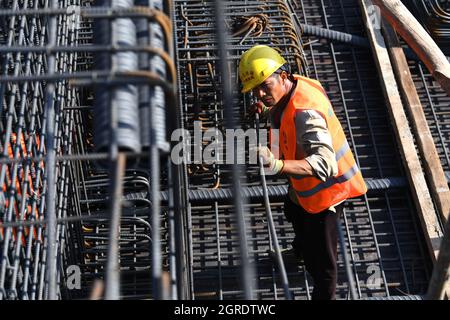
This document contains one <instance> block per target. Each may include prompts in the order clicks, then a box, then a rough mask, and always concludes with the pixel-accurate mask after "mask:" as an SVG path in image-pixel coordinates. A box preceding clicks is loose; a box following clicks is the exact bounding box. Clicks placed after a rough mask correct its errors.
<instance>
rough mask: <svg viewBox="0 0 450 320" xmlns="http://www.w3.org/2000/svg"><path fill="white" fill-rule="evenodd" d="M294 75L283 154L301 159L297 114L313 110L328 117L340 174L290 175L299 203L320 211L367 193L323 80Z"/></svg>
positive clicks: (284, 124) (283, 129)
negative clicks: (324, 177)
mask: <svg viewBox="0 0 450 320" xmlns="http://www.w3.org/2000/svg"><path fill="white" fill-rule="evenodd" d="M294 78H295V79H296V80H297V88H296V90H295V92H294V94H293V96H292V98H291V99H290V101H289V103H288V105H287V106H286V108H285V110H284V113H283V116H282V119H281V126H280V133H279V134H280V136H279V140H280V141H279V142H280V146H279V147H280V155H281V156H282V157H283V158H284V159H285V160H302V159H296V151H297V150H296V149H297V139H296V127H295V115H296V112H297V111H298V110H314V111H316V112H318V113H319V114H320V115H321V116H322V117H323V118H324V119H325V121H326V123H327V127H328V130H329V132H330V135H331V139H332V142H333V149H334V151H335V154H336V160H337V165H338V169H339V170H338V174H337V176H336V177H332V178H330V179H328V180H327V181H325V182H323V181H322V180H320V179H317V178H316V177H296V176H289V180H290V183H291V186H292V188H293V189H294V190H295V194H296V196H297V199H298V202H299V204H300V205H301V206H302V207H303V208H304V209H305V210H306V211H308V212H309V213H313V214H314V213H320V212H322V211H324V210H326V209H328V208H330V207H332V206H334V205H336V204H339V203H341V202H342V201H344V200H346V199H349V198H354V197H358V196H361V195H363V194H365V193H366V192H367V186H366V184H365V182H364V179H363V177H362V175H361V171H360V170H359V168H358V165H357V164H356V161H355V158H354V157H353V153H352V151H351V150H350V146H349V144H348V142H347V139H346V137H345V133H344V130H343V129H342V126H341V124H340V122H339V120H338V118H337V117H336V115H335V113H334V111H333V108H332V106H331V102H330V100H329V99H328V97H327V94H326V93H325V90H324V89H323V87H322V85H321V84H320V82H318V81H315V80H312V79H309V78H306V77H301V76H298V75H295V76H294ZM303 156H304V155H302V157H303Z"/></svg>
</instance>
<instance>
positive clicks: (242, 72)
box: [239, 45, 286, 93]
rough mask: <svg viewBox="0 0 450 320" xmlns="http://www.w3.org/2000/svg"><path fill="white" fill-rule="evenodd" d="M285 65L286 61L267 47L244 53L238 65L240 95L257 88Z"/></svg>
mask: <svg viewBox="0 0 450 320" xmlns="http://www.w3.org/2000/svg"><path fill="white" fill-rule="evenodd" d="M285 63H286V60H285V59H284V58H283V57H282V56H281V55H280V54H279V53H278V52H277V51H276V50H275V49H273V48H271V47H268V46H263V45H258V46H254V47H253V48H251V49H250V50H248V51H246V52H244V54H243V55H242V57H241V61H240V63H239V78H240V79H241V82H242V85H243V89H242V93H247V92H249V91H251V90H253V89H254V88H256V87H257V86H259V85H260V84H261V83H263V82H264V80H266V79H267V78H269V77H270V76H271V75H272V74H273V73H274V72H275V71H277V70H278V69H279V68H280V67H281V66H283V65H284V64H285Z"/></svg>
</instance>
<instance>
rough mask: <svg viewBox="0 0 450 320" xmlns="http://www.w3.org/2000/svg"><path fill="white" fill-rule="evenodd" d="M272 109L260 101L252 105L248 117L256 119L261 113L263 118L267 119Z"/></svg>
mask: <svg viewBox="0 0 450 320" xmlns="http://www.w3.org/2000/svg"><path fill="white" fill-rule="evenodd" d="M269 111H270V108H269V107H267V106H266V105H265V104H264V103H262V102H261V101H258V102H256V103H254V104H252V105H251V106H250V108H249V110H248V117H249V118H250V119H254V118H255V114H256V113H259V115H260V117H261V118H266V117H267V115H268V114H269Z"/></svg>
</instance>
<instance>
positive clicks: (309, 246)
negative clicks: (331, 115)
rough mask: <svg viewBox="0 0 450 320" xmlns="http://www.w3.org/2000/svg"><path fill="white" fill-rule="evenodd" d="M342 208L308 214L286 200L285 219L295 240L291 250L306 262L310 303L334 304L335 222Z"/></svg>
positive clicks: (335, 265)
mask: <svg viewBox="0 0 450 320" xmlns="http://www.w3.org/2000/svg"><path fill="white" fill-rule="evenodd" d="M343 209H344V204H340V205H339V206H337V207H336V213H335V212H333V211H330V210H326V211H323V212H321V213H318V214H310V213H308V212H306V211H305V209H303V208H302V207H301V206H298V205H296V204H295V203H293V202H292V201H291V200H290V199H289V197H287V199H286V201H285V203H284V213H285V216H286V219H287V220H288V221H289V222H291V223H292V226H293V228H294V232H295V239H294V241H293V243H292V246H293V247H294V249H295V252H296V254H297V255H298V256H302V257H303V259H304V261H305V266H306V270H307V271H308V272H309V274H310V275H311V276H312V278H313V280H314V291H313V294H312V300H335V299H336V281H337V244H338V230H337V219H339V218H340V217H341V215H342V212H343Z"/></svg>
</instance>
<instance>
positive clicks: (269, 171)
mask: <svg viewBox="0 0 450 320" xmlns="http://www.w3.org/2000/svg"><path fill="white" fill-rule="evenodd" d="M257 151H258V156H260V157H262V160H263V165H264V173H265V174H266V176H274V175H277V174H281V173H282V171H283V168H284V162H283V160H279V159H275V156H274V155H273V153H272V152H271V151H270V149H269V148H268V147H258V148H257Z"/></svg>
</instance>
